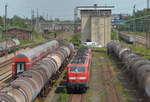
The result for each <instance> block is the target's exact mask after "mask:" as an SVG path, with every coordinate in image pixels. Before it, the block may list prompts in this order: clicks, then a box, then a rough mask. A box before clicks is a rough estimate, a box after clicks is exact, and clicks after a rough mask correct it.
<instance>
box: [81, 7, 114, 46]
mask: <svg viewBox="0 0 150 102" xmlns="http://www.w3.org/2000/svg"><path fill="white" fill-rule="evenodd" d="M112 8H113V6H97V5H94V6H80V7H78V9H79V10H80V14H81V34H82V35H81V41H82V42H89V41H91V42H97V43H98V44H100V45H102V46H105V45H106V44H107V43H108V42H109V41H110V40H111V10H112Z"/></svg>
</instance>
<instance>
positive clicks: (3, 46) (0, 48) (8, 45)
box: [0, 39, 20, 56]
mask: <svg viewBox="0 0 150 102" xmlns="http://www.w3.org/2000/svg"><path fill="white" fill-rule="evenodd" d="M18 45H20V41H19V40H18V39H12V40H6V41H4V42H1V43H0V56H2V55H4V54H5V53H6V51H7V52H8V53H9V52H12V51H14V50H15V48H16V47H17V46H18Z"/></svg>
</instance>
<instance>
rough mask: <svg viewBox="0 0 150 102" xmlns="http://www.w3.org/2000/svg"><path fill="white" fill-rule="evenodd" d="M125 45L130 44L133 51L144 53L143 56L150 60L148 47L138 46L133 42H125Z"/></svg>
mask: <svg viewBox="0 0 150 102" xmlns="http://www.w3.org/2000/svg"><path fill="white" fill-rule="evenodd" d="M123 44H124V45H125V46H128V47H129V48H130V49H131V50H132V51H133V52H135V53H137V54H141V55H143V56H142V57H143V58H145V59H148V60H150V50H149V49H146V48H144V47H142V48H141V47H137V46H135V45H131V44H126V43H123Z"/></svg>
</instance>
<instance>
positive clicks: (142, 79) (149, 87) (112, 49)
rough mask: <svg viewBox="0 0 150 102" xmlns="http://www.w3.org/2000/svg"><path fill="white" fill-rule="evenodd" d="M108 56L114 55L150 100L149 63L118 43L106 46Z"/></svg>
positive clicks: (114, 42) (113, 42) (112, 42)
mask: <svg viewBox="0 0 150 102" xmlns="http://www.w3.org/2000/svg"><path fill="white" fill-rule="evenodd" d="M107 52H108V54H111V55H115V56H117V57H118V58H119V60H121V61H122V62H123V64H124V65H125V66H126V68H128V71H129V72H130V73H131V75H132V77H133V79H134V80H135V82H137V84H138V86H139V89H140V90H141V91H143V92H145V93H146V95H147V96H148V97H149V98H150V61H148V60H146V59H143V58H141V57H139V56H137V55H136V54H135V53H133V52H132V51H131V50H130V49H129V48H127V47H125V46H123V45H121V44H120V43H119V41H111V42H109V43H108V44H107Z"/></svg>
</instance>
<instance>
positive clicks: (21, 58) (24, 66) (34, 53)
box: [12, 40, 59, 77]
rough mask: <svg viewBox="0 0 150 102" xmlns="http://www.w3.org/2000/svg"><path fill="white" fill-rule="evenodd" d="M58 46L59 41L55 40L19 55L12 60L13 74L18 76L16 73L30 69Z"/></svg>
mask: <svg viewBox="0 0 150 102" xmlns="http://www.w3.org/2000/svg"><path fill="white" fill-rule="evenodd" d="M58 47H59V42H58V41H56V40H53V41H50V42H47V43H45V44H42V45H39V46H37V47H35V48H33V49H31V50H29V51H27V52H23V53H21V54H19V55H17V56H16V57H14V58H13V60H12V76H13V77H16V75H18V74H20V73H22V72H24V71H25V70H28V69H30V67H31V66H33V65H34V64H36V63H37V62H38V61H39V60H41V59H42V58H44V57H46V56H47V55H48V54H49V53H51V52H52V51H54V50H55V49H56V48H58Z"/></svg>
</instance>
